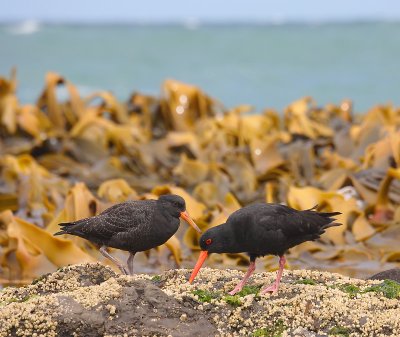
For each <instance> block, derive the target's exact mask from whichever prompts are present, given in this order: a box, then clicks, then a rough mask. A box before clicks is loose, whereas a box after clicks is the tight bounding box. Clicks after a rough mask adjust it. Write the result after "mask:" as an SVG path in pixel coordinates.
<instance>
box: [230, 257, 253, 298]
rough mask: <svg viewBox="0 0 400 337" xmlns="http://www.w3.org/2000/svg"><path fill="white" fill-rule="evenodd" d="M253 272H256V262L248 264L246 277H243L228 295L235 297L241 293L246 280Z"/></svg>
mask: <svg viewBox="0 0 400 337" xmlns="http://www.w3.org/2000/svg"><path fill="white" fill-rule="evenodd" d="M255 270H256V262H255V261H252V262H250V265H249V269H247V272H246V275H244V277H243V279H242V280H241V281H240V282H239V283H238V284H237V286H236V287H235V289H233V290H232V291H231V292H229V295H235V294H236V293H238V292H239V291H241V290H242V288H243V286H244V285H245V284H246V282H247V280H248V279H249V277H250V276H251V274H253V272H254V271H255Z"/></svg>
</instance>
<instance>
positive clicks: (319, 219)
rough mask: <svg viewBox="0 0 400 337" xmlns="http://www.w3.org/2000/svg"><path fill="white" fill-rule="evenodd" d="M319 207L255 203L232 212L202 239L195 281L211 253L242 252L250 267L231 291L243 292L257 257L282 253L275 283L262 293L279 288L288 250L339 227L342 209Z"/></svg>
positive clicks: (193, 275) (191, 277)
mask: <svg viewBox="0 0 400 337" xmlns="http://www.w3.org/2000/svg"><path fill="white" fill-rule="evenodd" d="M316 207H317V206H315V207H313V208H311V209H308V210H305V211H298V210H295V209H293V208H290V207H287V206H284V205H280V204H265V203H262V204H255V205H250V206H247V207H243V208H241V209H239V210H237V211H236V212H234V213H232V214H231V215H230V216H229V218H228V220H227V221H226V223H224V224H222V225H219V226H216V227H213V228H210V229H209V230H207V231H206V232H205V233H204V234H203V235H202V236H201V238H200V247H201V250H202V251H201V252H200V256H199V258H198V260H197V263H196V265H195V267H194V269H193V272H192V275H191V276H190V279H189V282H190V283H192V282H193V280H194V278H195V277H196V275H197V273H198V272H199V270H200V268H201V266H202V264H203V263H204V261H205V259H206V258H207V255H208V254H209V253H243V252H246V253H247V254H249V256H250V266H249V268H248V270H247V272H246V274H245V276H244V278H243V279H242V281H240V282H239V283H238V285H237V286H236V287H235V289H233V290H232V291H231V292H230V293H229V294H230V295H234V294H236V293H237V292H239V291H241V290H242V288H243V286H244V285H245V284H246V282H247V280H248V279H249V277H250V276H251V274H252V273H253V272H254V270H255V262H256V258H257V257H260V256H264V255H278V256H279V270H278V274H277V277H276V280H275V282H274V283H273V284H272V285H271V286H269V287H265V288H264V289H262V290H261V293H266V292H272V293H275V292H277V291H278V288H279V283H280V280H281V277H282V272H283V268H284V266H285V262H286V259H285V257H284V254H285V252H286V251H287V250H288V249H289V248H291V247H294V246H296V245H298V244H300V243H302V242H305V241H313V240H316V239H319V237H320V235H321V234H323V233H324V232H325V230H326V229H327V228H329V227H333V226H340V225H341V224H339V223H336V222H334V221H335V219H334V218H333V217H334V216H336V215H339V214H341V213H340V212H329V213H323V212H317V211H315V208H316Z"/></svg>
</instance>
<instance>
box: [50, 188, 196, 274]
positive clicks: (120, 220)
mask: <svg viewBox="0 0 400 337" xmlns="http://www.w3.org/2000/svg"><path fill="white" fill-rule="evenodd" d="M179 218H182V219H184V220H186V221H187V222H188V223H189V225H191V226H192V227H193V228H194V229H195V230H196V231H198V232H200V233H201V230H200V229H199V227H197V225H196V224H195V222H194V221H193V220H192V218H191V217H190V216H189V214H188V212H187V211H186V204H185V200H184V199H183V198H181V197H180V196H178V195H174V194H167V195H162V196H160V197H159V199H158V200H135V201H126V202H123V203H120V204H116V205H114V206H111V207H110V208H108V209H106V210H105V211H103V212H102V213H100V214H99V215H96V216H93V217H91V218H86V219H82V220H78V221H74V222H68V223H61V224H60V226H61V231H59V232H57V233H55V234H54V235H61V234H71V235H76V236H80V237H82V238H84V239H86V240H89V241H91V242H93V243H95V244H97V245H99V246H100V252H101V253H102V254H103V255H104V256H105V257H106V258H108V259H110V260H111V261H113V262H114V263H115V264H116V265H117V266H118V268H119V269H120V270H121V271H122V273H124V274H128V273H127V271H126V269H125V267H124V266H123V265H122V263H121V262H120V261H118V259H116V258H115V257H113V256H112V255H110V254H109V253H108V252H107V250H106V249H107V248H106V247H113V248H118V249H122V250H126V251H128V252H129V253H130V255H129V258H128V261H127V264H128V270H129V273H130V274H131V275H132V274H133V257H134V256H135V253H136V252H141V251H145V250H148V249H151V248H154V247H157V246H159V245H162V244H163V243H165V242H166V241H168V239H169V238H170V237H171V236H172V235H174V234H175V232H176V231H177V230H178V228H179V223H180V220H179Z"/></svg>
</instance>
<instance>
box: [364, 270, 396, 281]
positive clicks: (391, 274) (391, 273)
mask: <svg viewBox="0 0 400 337" xmlns="http://www.w3.org/2000/svg"><path fill="white" fill-rule="evenodd" d="M368 280H393V281H396V282H399V283H400V268H393V269H389V270H385V271H382V272H380V273H377V274H375V275H372V276H371V277H369V278H368Z"/></svg>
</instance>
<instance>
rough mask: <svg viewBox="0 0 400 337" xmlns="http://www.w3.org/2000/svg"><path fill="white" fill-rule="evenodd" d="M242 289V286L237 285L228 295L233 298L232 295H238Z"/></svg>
mask: <svg viewBox="0 0 400 337" xmlns="http://www.w3.org/2000/svg"><path fill="white" fill-rule="evenodd" d="M242 288H243V285H241V284H238V285H237V286H236V287H235V289H233V290H232V291H230V292H229V293H228V294H229V295H232V296H233V295H235V294H236V293H238V292H239V291H241V290H242Z"/></svg>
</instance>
